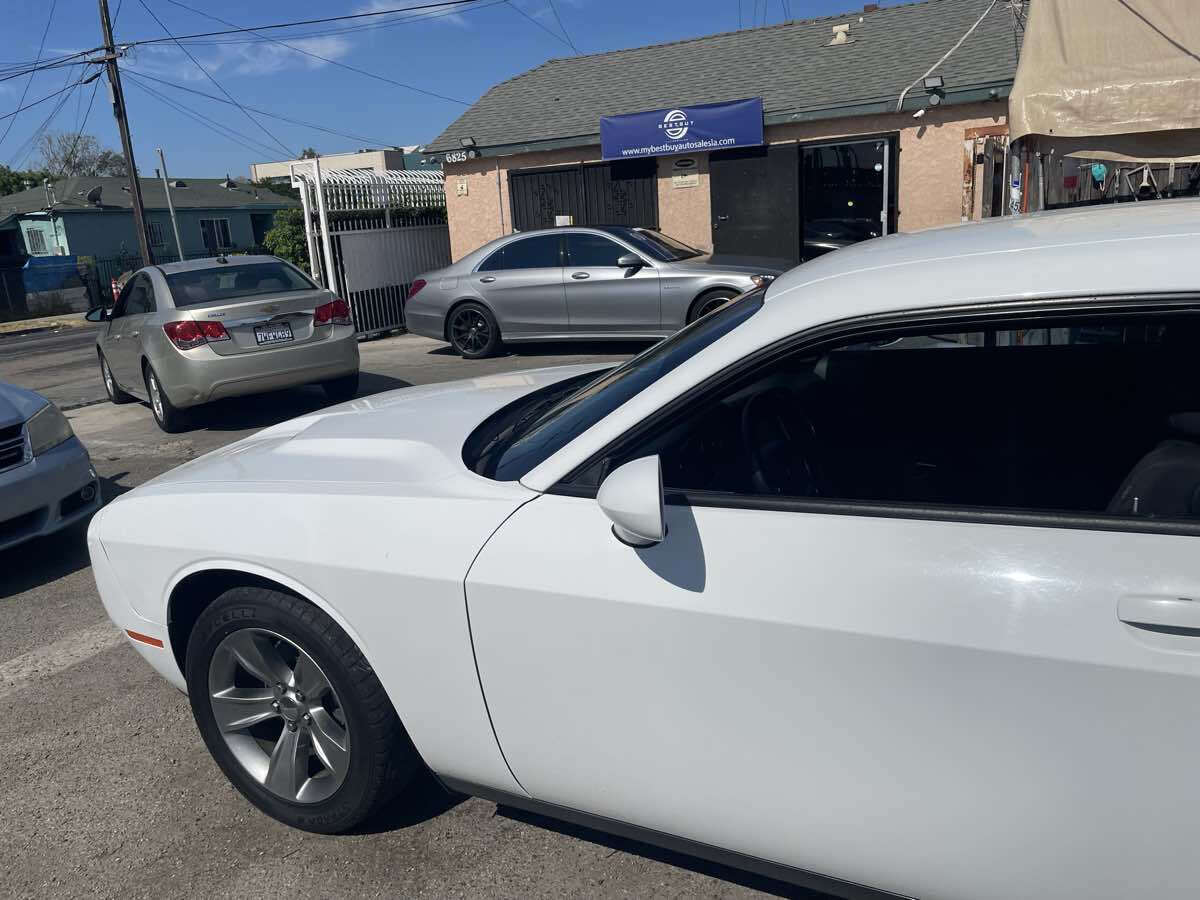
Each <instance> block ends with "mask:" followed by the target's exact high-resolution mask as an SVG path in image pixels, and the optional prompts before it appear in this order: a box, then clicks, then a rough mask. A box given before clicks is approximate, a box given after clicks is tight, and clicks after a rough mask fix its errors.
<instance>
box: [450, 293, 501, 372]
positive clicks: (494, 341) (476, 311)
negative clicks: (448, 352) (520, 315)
mask: <svg viewBox="0 0 1200 900" xmlns="http://www.w3.org/2000/svg"><path fill="white" fill-rule="evenodd" d="M446 331H447V333H448V334H449V337H450V343H451V344H452V345H453V346H454V349H455V350H457V351H458V353H459V355H461V356H462V357H463V359H482V358H483V357H485V356H491V355H492V354H493V353H494V352H496V349H497V348H498V347H499V346H500V328H499V327H498V326H497V325H496V320H495V318H493V316H492V314H491V311H490V310H488V308H487V307H486V306H483V305H481V304H479V303H464V304H463V305H462V306H459V307H456V308H455V310H454V312H453V313H451V314H450V322H449V325H448V327H447V329H446Z"/></svg>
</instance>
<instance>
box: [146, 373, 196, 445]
mask: <svg viewBox="0 0 1200 900" xmlns="http://www.w3.org/2000/svg"><path fill="white" fill-rule="evenodd" d="M142 375H143V376H144V377H145V379H146V396H148V397H149V398H150V412H152V413H154V421H155V422H157V423H158V427H159V428H161V429H162V430H163V431H165V432H166V433H167V434H177V433H179V432H180V431H183V430H184V429H185V428H187V424H188V423H187V416H186V415H185V414H184V412H183V410H181V409H176V408H175V406H174V405H173V404H172V403H171V398H170V397H168V396H167V392H166V391H165V390H163V386H162V382H161V381H160V380H159V378H158V375H157V374H156V373H155V371H154V367H153V366H152V365H150V364H149V363H146V367H145V370H144V371H143V373H142Z"/></svg>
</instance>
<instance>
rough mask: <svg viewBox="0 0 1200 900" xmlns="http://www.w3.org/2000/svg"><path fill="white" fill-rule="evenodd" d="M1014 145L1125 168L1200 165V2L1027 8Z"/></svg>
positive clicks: (1076, 2) (1013, 101) (1097, 1)
mask: <svg viewBox="0 0 1200 900" xmlns="http://www.w3.org/2000/svg"><path fill="white" fill-rule="evenodd" d="M1025 6H1026V8H1027V9H1028V10H1029V17H1028V24H1027V25H1026V31H1025V40H1024V43H1023V45H1022V48H1021V60H1020V63H1019V64H1018V66H1017V77H1016V82H1015V84H1014V85H1013V90H1012V95H1011V96H1010V98H1009V127H1010V131H1009V133H1010V135H1011V137H1012V138H1013V139H1017V138H1026V140H1027V146H1028V145H1032V146H1033V147H1034V149H1037V150H1041V151H1043V152H1049V151H1051V150H1053V151H1054V152H1055V153H1059V154H1063V155H1070V154H1073V155H1080V156H1088V157H1096V158H1103V159H1113V160H1127V161H1131V162H1144V161H1164V162H1165V161H1169V160H1176V161H1183V160H1200V2H1197V0H1033V2H1031V3H1027V4H1025Z"/></svg>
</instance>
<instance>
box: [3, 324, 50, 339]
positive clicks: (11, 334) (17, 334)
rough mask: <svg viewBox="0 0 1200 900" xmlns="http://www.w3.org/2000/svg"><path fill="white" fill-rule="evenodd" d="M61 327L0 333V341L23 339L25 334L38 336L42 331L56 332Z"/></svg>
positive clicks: (40, 326)
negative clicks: (15, 338)
mask: <svg viewBox="0 0 1200 900" xmlns="http://www.w3.org/2000/svg"><path fill="white" fill-rule="evenodd" d="M60 328H62V326H61V325H39V326H38V327H37V328H22V329H21V330H20V331H0V341H2V340H4V339H5V338H10V337H24V336H25V335H27V334H40V333H41V332H43V331H56V330H58V329H60Z"/></svg>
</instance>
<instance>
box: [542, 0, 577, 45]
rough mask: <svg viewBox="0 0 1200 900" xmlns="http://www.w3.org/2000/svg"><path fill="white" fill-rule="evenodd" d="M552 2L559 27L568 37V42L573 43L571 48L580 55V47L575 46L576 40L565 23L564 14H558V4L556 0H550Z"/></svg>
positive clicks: (551, 8) (552, 8)
mask: <svg viewBox="0 0 1200 900" xmlns="http://www.w3.org/2000/svg"><path fill="white" fill-rule="evenodd" d="M548 2H549V3H550V11H551V12H552V13H554V21H556V22H558V27H559V29H560V30H561V31H562V33H563V37H565V38H566V39H567V43H568V44H570V45H571V49H572V50H574V51H575V55H576V56H578V55H579V48H578V47H576V46H575V42H574V41H573V40H571V35H569V34H568V33H567V26H566V25H564V24H563V20H562V16H560V15H559V14H558V4H557V3H555V2H554V0H548Z"/></svg>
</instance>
